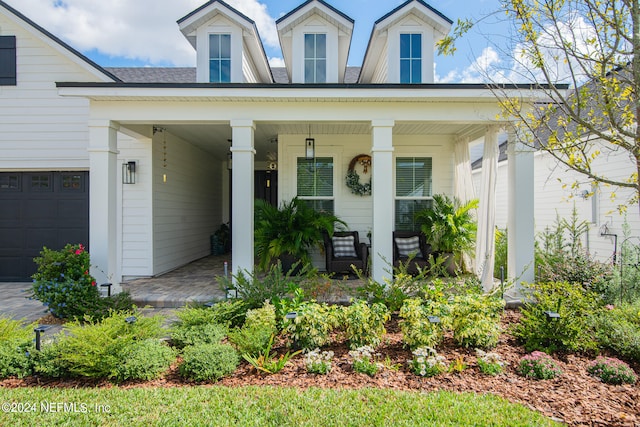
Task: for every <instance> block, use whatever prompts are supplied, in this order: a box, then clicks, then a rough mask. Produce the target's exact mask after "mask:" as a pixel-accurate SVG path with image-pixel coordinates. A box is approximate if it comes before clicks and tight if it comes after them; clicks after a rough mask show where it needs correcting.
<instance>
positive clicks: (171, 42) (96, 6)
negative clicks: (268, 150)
mask: <svg viewBox="0 0 640 427" xmlns="http://www.w3.org/2000/svg"><path fill="white" fill-rule="evenodd" d="M5 1H6V2H7V3H8V4H10V5H11V6H13V7H14V8H16V9H17V10H19V11H20V12H22V13H24V14H25V15H26V16H28V17H29V18H31V19H32V20H34V21H35V22H36V23H38V24H39V25H41V26H43V27H44V28H46V29H47V30H49V31H50V32H52V33H53V34H55V35H56V36H58V37H60V38H61V39H62V40H64V41H65V42H67V43H69V44H70V45H71V46H73V47H74V48H76V49H78V50H79V51H81V52H82V53H84V54H85V55H87V56H88V57H89V58H91V59H92V60H94V61H95V62H97V63H98V64H100V65H102V66H105V67H109V66H194V64H195V52H194V51H193V48H192V47H191V45H189V43H188V42H187V41H186V39H185V38H184V37H183V36H182V34H181V33H180V32H179V30H178V26H177V24H176V21H177V20H178V19H179V18H181V17H183V16H184V15H186V14H187V13H189V12H191V11H192V10H194V9H196V8H197V7H199V6H200V5H202V4H204V3H206V0H110V1H104V0H5ZM326 1H327V3H329V4H331V5H332V6H334V7H335V8H336V9H338V10H340V11H342V12H343V13H345V14H346V15H348V16H350V17H351V18H352V19H354V20H355V26H354V32H353V39H352V44H351V50H350V55H349V65H352V66H360V65H361V64H362V58H363V56H364V53H365V51H366V48H367V43H368V40H369V36H370V34H371V29H372V26H373V23H374V22H375V21H376V20H377V19H379V18H381V17H382V16H384V15H385V14H386V13H388V12H389V11H391V10H393V9H394V8H395V7H397V6H398V5H400V4H402V3H403V2H404V1H403V0H326ZM426 2H427V3H428V4H430V5H431V6H432V7H433V8H435V9H437V10H439V11H440V12H441V13H443V14H444V15H445V16H447V17H449V18H450V19H451V20H453V21H454V22H455V21H457V20H458V19H465V18H471V19H479V18H481V17H483V16H487V15H490V17H489V18H488V19H485V20H483V21H482V22H481V23H479V24H478V25H477V26H476V27H475V28H474V29H473V30H472V31H471V32H470V33H468V34H467V35H465V37H464V38H463V39H461V40H460V41H459V42H458V44H457V47H458V51H457V52H456V54H455V55H453V56H452V57H437V58H436V75H437V78H438V79H439V81H442V82H463V81H464V82H474V81H481V80H482V77H481V75H480V74H479V73H478V72H477V71H476V70H475V68H476V67H477V66H478V65H480V66H481V67H485V66H487V65H489V64H491V65H496V64H498V63H501V62H502V61H504V60H505V59H506V57H507V54H505V53H504V52H503V51H501V49H500V46H506V40H505V38H504V35H505V34H507V30H506V28H507V25H506V23H505V22H504V16H505V15H504V13H503V12H500V1H499V0H426ZM227 3H228V4H230V5H231V6H233V7H235V8H236V9H238V10H239V11H241V12H242V13H244V14H245V15H247V16H248V17H250V18H251V19H253V20H254V21H255V22H256V25H257V27H258V30H259V32H260V35H261V38H262V41H263V45H264V47H265V51H266V53H267V56H268V57H269V60H270V62H271V63H272V65H275V66H277V65H281V64H282V61H281V58H282V53H281V51H280V48H279V45H278V39H277V33H276V31H275V20H276V19H278V18H279V17H281V16H282V15H284V14H286V13H287V12H289V11H291V10H293V9H294V8H296V7H297V6H299V5H300V4H302V3H303V0H227ZM496 12H498V13H496ZM492 13H493V15H491V14H492ZM489 39H490V40H489ZM503 42H504V43H503ZM490 45H496V46H494V47H492V48H489V49H488V47H489V46H490ZM507 53H508V52H507Z"/></svg>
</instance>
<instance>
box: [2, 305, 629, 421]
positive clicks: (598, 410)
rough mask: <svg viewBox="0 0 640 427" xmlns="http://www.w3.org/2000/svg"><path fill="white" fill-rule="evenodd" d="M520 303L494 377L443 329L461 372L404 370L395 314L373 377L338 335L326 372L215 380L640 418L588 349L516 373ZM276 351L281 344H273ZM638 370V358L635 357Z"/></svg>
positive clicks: (574, 415) (555, 414)
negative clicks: (593, 367) (535, 375)
mask: <svg viewBox="0 0 640 427" xmlns="http://www.w3.org/2000/svg"><path fill="white" fill-rule="evenodd" d="M519 316H520V313H519V312H518V311H517V310H507V311H506V312H505V314H504V316H503V319H502V323H503V327H504V328H505V331H506V332H505V333H503V334H502V336H501V339H500V343H499V344H498V346H497V347H496V348H495V349H494V350H493V351H495V352H497V353H499V354H500V355H501V356H502V358H503V359H504V360H505V361H507V362H508V363H509V365H508V366H507V368H506V369H505V372H504V373H503V374H500V375H497V376H495V377H492V376H488V375H485V374H482V373H481V372H480V371H479V369H478V367H477V364H476V362H475V361H476V357H475V353H474V350H473V349H461V348H457V347H456V346H455V344H454V342H453V340H452V338H451V337H450V336H449V337H446V338H445V342H444V344H443V345H441V346H439V348H438V352H439V354H442V355H444V356H445V357H446V358H447V361H448V362H451V361H453V360H455V359H457V358H459V357H462V358H463V359H464V361H465V363H466V364H467V368H466V369H465V370H464V371H463V372H461V373H447V374H442V375H439V376H436V377H432V378H421V377H418V376H416V375H414V374H413V373H411V371H410V370H409V368H408V366H407V363H406V362H407V360H408V359H410V358H411V352H410V351H409V350H408V349H406V348H403V346H402V334H401V332H400V329H399V327H398V324H397V320H396V319H392V320H391V321H390V322H389V324H388V325H387V335H386V336H385V339H384V341H383V343H382V345H381V346H380V347H379V348H378V351H379V353H380V354H381V355H382V356H381V361H385V360H386V363H385V367H384V368H383V369H381V370H380V371H379V372H378V374H376V375H375V376H374V377H369V376H367V375H365V374H360V373H356V372H353V370H352V368H351V358H350V357H349V355H348V352H349V348H348V346H347V345H346V343H345V342H344V340H341V339H340V337H336V339H337V342H336V343H335V344H334V345H331V346H329V347H328V348H326V350H332V351H333V352H334V353H335V355H334V359H333V367H332V370H331V372H330V373H329V374H327V375H315V374H309V373H307V371H306V368H305V366H304V358H303V357H302V356H296V357H295V358H294V359H292V360H291V362H290V363H289V364H288V365H287V366H286V367H285V368H284V369H283V371H281V372H280V373H277V374H273V375H265V374H260V373H257V372H256V371H255V370H254V369H252V368H251V366H250V365H249V364H247V363H245V362H243V363H242V364H241V365H240V367H239V368H238V369H237V370H236V372H235V373H233V374H232V375H230V376H229V377H226V378H224V379H222V380H221V381H219V382H218V383H215V384H217V385H222V386H228V387H238V386H245V385H263V386H264V385H272V386H284V387H297V388H308V387H319V388H351V389H358V388H365V387H374V388H385V389H394V390H408V391H418V392H430V391H436V390H449V391H455V392H474V393H480V394H483V393H491V394H494V395H498V396H501V397H503V398H505V399H507V400H509V401H512V402H518V403H522V404H524V405H525V406H527V407H529V408H531V409H533V410H535V411H539V412H541V413H543V414H544V415H546V416H548V417H552V418H553V419H556V420H558V421H562V422H565V423H567V424H569V425H575V426H640V385H639V384H635V385H621V386H614V385H607V384H604V383H602V382H600V381H599V380H598V379H596V378H594V377H592V376H590V375H589V374H588V373H587V371H586V368H587V365H588V363H589V362H590V361H591V360H592V357H588V356H581V355H572V354H568V355H554V358H555V359H556V361H557V362H558V364H559V365H560V367H561V368H562V372H563V373H562V375H561V376H559V377H558V378H555V379H553V380H544V381H537V380H533V379H525V378H523V377H521V376H519V375H518V374H517V373H516V367H517V365H518V361H519V360H520V359H521V358H522V356H524V355H525V354H526V353H525V352H524V349H523V348H522V347H521V346H518V345H517V343H516V342H515V340H514V338H513V337H512V336H511V335H510V334H509V333H508V328H509V326H510V325H512V324H513V323H515V322H517V321H518V318H519ZM276 350H278V351H279V353H282V352H285V351H286V349H285V348H284V347H280V348H276ZM632 367H633V368H634V370H635V371H636V373H638V372H640V369H639V368H640V366H638V364H635V365H632ZM36 385H39V386H46V387H74V388H75V387H121V388H131V387H179V386H187V385H194V383H191V382H188V381H185V380H183V379H182V378H181V377H180V376H179V375H178V372H177V364H176V366H173V367H172V368H171V370H170V372H169V373H168V374H167V375H165V376H164V378H162V379H158V380H155V381H148V382H127V383H124V384H121V385H119V386H116V385H113V384H111V383H109V382H107V381H87V380H64V381H60V380H50V379H46V378H42V377H38V376H32V377H28V378H25V379H7V380H4V381H0V387H28V386H36Z"/></svg>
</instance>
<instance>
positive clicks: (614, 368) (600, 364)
mask: <svg viewBox="0 0 640 427" xmlns="http://www.w3.org/2000/svg"><path fill="white" fill-rule="evenodd" d="M587 372H589V373H590V374H591V375H593V376H594V377H596V378H599V379H600V380H601V381H602V382H603V383H606V384H625V383H626V384H635V382H636V381H637V380H638V377H637V376H636V374H635V373H634V372H633V370H632V369H631V368H630V367H629V365H627V364H626V363H624V362H623V361H621V360H618V359H615V358H612V357H601V356H600V357H597V358H596V360H594V361H593V362H591V363H590V364H589V366H588V367H587Z"/></svg>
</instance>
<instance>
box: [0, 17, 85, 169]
mask: <svg viewBox="0 0 640 427" xmlns="http://www.w3.org/2000/svg"><path fill="white" fill-rule="evenodd" d="M0 28H1V32H0V34H2V35H15V36H16V51H17V73H18V78H17V80H18V82H17V85H16V86H0V129H2V131H1V132H0V151H1V152H2V155H1V156H0V169H10V170H26V169H30V170H34V169H35V170H69V169H75V170H87V169H88V168H89V154H88V152H87V141H88V138H89V130H88V128H87V121H88V119H89V101H88V100H87V99H82V98H62V97H60V96H58V91H57V89H56V85H55V82H56V81H78V82H85V81H96V80H97V79H96V76H95V75H92V74H90V73H89V72H87V71H86V70H84V69H83V68H82V67H80V66H79V65H78V64H76V63H74V62H73V61H72V60H70V59H68V58H66V57H65V56H64V55H63V54H62V53H60V52H56V50H54V49H53V48H52V47H51V46H49V45H47V44H46V43H44V42H43V41H42V40H41V39H40V38H39V37H38V36H36V35H34V34H33V33H31V32H29V31H26V30H25V29H24V28H23V27H21V26H18V25H16V24H15V23H14V22H13V21H11V20H9V19H7V18H6V17H5V16H4V15H0Z"/></svg>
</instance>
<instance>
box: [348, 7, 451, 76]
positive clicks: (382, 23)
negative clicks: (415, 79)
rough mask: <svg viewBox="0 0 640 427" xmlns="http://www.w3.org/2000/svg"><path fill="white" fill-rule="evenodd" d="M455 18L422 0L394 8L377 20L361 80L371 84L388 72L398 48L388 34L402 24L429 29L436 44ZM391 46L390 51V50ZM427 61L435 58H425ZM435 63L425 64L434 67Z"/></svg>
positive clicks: (431, 39) (364, 60)
mask: <svg viewBox="0 0 640 427" xmlns="http://www.w3.org/2000/svg"><path fill="white" fill-rule="evenodd" d="M452 24H453V21H452V20H451V19H449V18H447V17H446V16H445V15H443V14H442V13H440V12H439V11H437V10H436V9H434V8H433V7H431V6H430V5H429V4H427V3H425V2H424V1H422V0H408V1H406V2H404V3H403V4H401V5H400V6H398V7H396V8H395V9H393V10H392V11H391V12H389V13H387V14H386V15H384V16H383V17H381V18H380V19H378V20H377V21H376V22H375V23H374V24H373V28H372V30H371V36H370V37H369V44H368V46H367V51H366V52H365V55H364V59H363V62H362V72H361V74H360V82H363V83H369V82H372V81H375V80H376V79H379V78H380V77H376V76H377V75H380V74H385V73H387V72H388V71H387V70H388V69H389V67H392V66H393V64H389V63H388V62H389V56H390V54H391V53H393V51H395V49H392V48H389V42H390V36H389V34H390V33H391V32H393V31H394V30H395V31H397V30H398V28H402V27H407V28H410V27H414V28H418V27H421V28H423V29H425V30H428V31H429V33H430V34H429V39H430V42H432V43H433V45H434V46H435V43H436V42H437V41H438V40H440V39H442V38H443V37H444V36H445V35H446V34H447V33H448V32H449V30H450V29H451V25H452ZM432 48H433V46H430V47H429V51H430V52H431V53H430V55H431V56H433V52H432V51H433V49H432ZM390 49H391V52H390V51H389V50H390ZM423 59H424V60H427V59H430V60H431V61H433V58H426V57H423ZM432 65H433V64H425V65H424V66H426V67H431V66H432Z"/></svg>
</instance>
